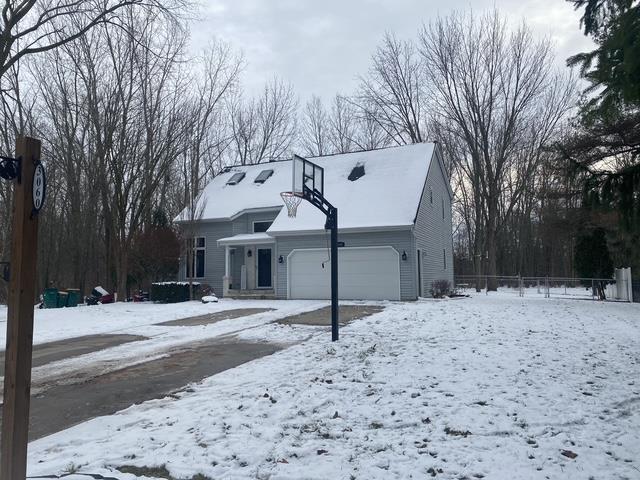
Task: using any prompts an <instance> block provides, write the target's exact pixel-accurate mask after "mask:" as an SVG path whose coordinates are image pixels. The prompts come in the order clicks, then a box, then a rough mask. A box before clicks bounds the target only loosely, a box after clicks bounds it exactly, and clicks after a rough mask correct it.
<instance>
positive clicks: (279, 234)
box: [267, 224, 413, 237]
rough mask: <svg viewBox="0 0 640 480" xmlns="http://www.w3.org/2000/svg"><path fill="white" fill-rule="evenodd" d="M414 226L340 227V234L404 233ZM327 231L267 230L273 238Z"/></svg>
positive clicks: (322, 233) (324, 232)
mask: <svg viewBox="0 0 640 480" xmlns="http://www.w3.org/2000/svg"><path fill="white" fill-rule="evenodd" d="M411 229H413V225H412V224H411V225H392V226H388V227H353V228H340V225H338V234H342V233H374V232H388V231H403V230H409V231H410V230H411ZM326 232H327V231H326V230H324V229H315V230H279V231H275V232H274V231H271V230H267V233H268V234H269V235H271V236H272V237H284V236H288V237H289V236H291V237H293V236H302V235H326Z"/></svg>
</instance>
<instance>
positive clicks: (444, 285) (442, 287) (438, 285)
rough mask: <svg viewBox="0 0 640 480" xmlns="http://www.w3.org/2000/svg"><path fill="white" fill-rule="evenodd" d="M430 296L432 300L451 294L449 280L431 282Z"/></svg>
mask: <svg viewBox="0 0 640 480" xmlns="http://www.w3.org/2000/svg"><path fill="white" fill-rule="evenodd" d="M430 291H431V295H432V296H433V298H442V297H444V296H447V295H449V293H450V292H451V282H450V281H449V280H444V279H441V280H434V281H433V282H431V290H430Z"/></svg>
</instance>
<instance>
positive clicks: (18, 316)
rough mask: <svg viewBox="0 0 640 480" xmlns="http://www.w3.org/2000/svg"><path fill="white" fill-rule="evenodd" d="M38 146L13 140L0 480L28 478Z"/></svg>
mask: <svg viewBox="0 0 640 480" xmlns="http://www.w3.org/2000/svg"><path fill="white" fill-rule="evenodd" d="M40 145H41V144H40V141H39V140H36V139H33V138H29V137H19V138H18V139H17V140H16V158H15V159H4V160H5V162H7V163H5V165H8V162H9V161H13V162H15V166H16V168H15V171H16V173H17V175H16V177H15V178H10V177H11V176H10V175H3V178H5V179H9V180H14V181H15V184H14V211H13V231H12V240H11V269H10V280H9V305H8V311H7V348H6V351H5V367H4V399H3V407H2V446H1V448H2V451H1V456H0V480H19V479H24V478H26V475H27V444H28V442H29V401H30V395H31V353H32V350H33V307H34V300H35V297H36V262H37V252H38V212H39V211H40V209H41V208H42V205H43V203H44V198H45V192H46V178H45V175H44V168H43V166H42V164H41V163H40Z"/></svg>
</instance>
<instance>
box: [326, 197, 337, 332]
mask: <svg viewBox="0 0 640 480" xmlns="http://www.w3.org/2000/svg"><path fill="white" fill-rule="evenodd" d="M327 226H329V228H330V230H331V341H332V342H335V341H337V340H338V338H339V333H338V329H339V325H338V209H337V208H335V207H333V208H331V209H330V210H329V214H328V215H327Z"/></svg>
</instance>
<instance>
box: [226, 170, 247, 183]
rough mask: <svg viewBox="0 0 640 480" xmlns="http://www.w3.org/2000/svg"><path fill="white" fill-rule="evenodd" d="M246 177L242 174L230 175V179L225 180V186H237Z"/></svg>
mask: <svg viewBox="0 0 640 480" xmlns="http://www.w3.org/2000/svg"><path fill="white" fill-rule="evenodd" d="M245 175H246V173H244V172H236V173H234V174H233V175H232V177H231V178H230V179H229V180H227V185H237V184H239V183H240V182H241V181H242V179H243V178H244V176H245Z"/></svg>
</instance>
